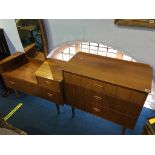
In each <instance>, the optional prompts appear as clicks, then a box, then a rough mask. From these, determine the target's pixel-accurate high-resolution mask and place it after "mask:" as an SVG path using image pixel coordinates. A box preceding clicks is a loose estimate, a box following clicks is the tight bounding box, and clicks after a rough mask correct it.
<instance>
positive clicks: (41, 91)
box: [3, 76, 63, 104]
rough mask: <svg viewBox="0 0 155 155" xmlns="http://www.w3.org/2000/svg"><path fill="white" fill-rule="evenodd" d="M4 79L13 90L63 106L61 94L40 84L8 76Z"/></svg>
mask: <svg viewBox="0 0 155 155" xmlns="http://www.w3.org/2000/svg"><path fill="white" fill-rule="evenodd" d="M3 78H4V81H5V83H6V85H7V86H8V87H10V88H12V89H16V90H19V91H22V92H25V93H27V94H30V95H34V96H38V97H42V98H44V99H47V100H49V101H52V102H55V103H58V104H63V96H62V94H61V92H54V91H52V90H49V89H46V88H45V87H42V86H39V85H38V84H34V83H30V82H27V81H22V80H19V79H14V78H11V77H7V76H5V77H3Z"/></svg>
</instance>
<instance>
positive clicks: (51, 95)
mask: <svg viewBox="0 0 155 155" xmlns="http://www.w3.org/2000/svg"><path fill="white" fill-rule="evenodd" d="M38 96H39V97H42V98H44V99H47V100H49V101H52V102H55V103H58V104H63V97H62V94H61V93H58V92H53V91H50V90H48V89H44V88H41V87H40V89H39V91H38Z"/></svg>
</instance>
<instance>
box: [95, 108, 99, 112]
mask: <svg viewBox="0 0 155 155" xmlns="http://www.w3.org/2000/svg"><path fill="white" fill-rule="evenodd" d="M93 110H94V111H96V112H100V111H101V110H100V109H98V108H93Z"/></svg>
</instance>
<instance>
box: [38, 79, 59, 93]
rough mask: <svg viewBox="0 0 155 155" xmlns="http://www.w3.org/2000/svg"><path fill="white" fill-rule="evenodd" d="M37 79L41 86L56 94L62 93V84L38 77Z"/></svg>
mask: <svg viewBox="0 0 155 155" xmlns="http://www.w3.org/2000/svg"><path fill="white" fill-rule="evenodd" d="M36 78H37V81H38V84H39V86H42V87H44V88H47V89H50V90H52V91H55V92H61V87H60V82H57V81H53V80H48V79H45V78H42V77H38V76H37V77H36Z"/></svg>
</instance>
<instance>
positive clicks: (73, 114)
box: [72, 107, 75, 118]
mask: <svg viewBox="0 0 155 155" xmlns="http://www.w3.org/2000/svg"><path fill="white" fill-rule="evenodd" d="M74 116H75V108H74V107H72V118H74Z"/></svg>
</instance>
